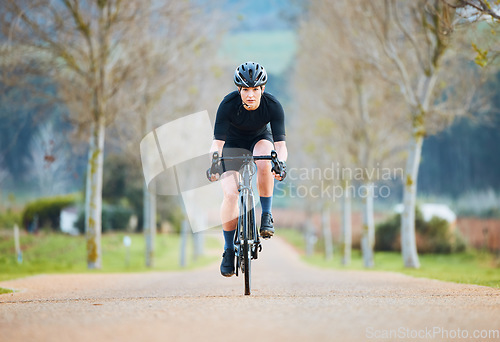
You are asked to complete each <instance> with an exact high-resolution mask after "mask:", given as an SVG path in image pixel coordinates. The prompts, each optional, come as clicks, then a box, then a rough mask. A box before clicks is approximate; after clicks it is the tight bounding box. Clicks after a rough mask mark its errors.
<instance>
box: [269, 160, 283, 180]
mask: <svg viewBox="0 0 500 342" xmlns="http://www.w3.org/2000/svg"><path fill="white" fill-rule="evenodd" d="M271 172H272V174H273V176H274V178H276V179H277V180H279V181H282V180H283V179H285V177H286V163H285V162H283V161H280V162H278V164H277V165H276V164H275V165H274V166H273V168H272V169H271Z"/></svg>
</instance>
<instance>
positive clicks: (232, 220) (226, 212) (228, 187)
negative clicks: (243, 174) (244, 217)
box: [220, 171, 238, 231]
mask: <svg viewBox="0 0 500 342" xmlns="http://www.w3.org/2000/svg"><path fill="white" fill-rule="evenodd" d="M221 185H222V192H223V194H224V198H223V200H222V205H221V212H220V216H221V220H222V229H223V230H225V231H232V230H235V229H236V224H237V223H238V172H236V171H227V172H224V174H223V175H222V177H221Z"/></svg>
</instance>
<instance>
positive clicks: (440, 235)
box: [375, 208, 466, 253]
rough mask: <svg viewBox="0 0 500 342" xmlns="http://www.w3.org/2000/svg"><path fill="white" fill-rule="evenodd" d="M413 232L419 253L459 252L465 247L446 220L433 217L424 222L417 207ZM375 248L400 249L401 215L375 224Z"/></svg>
mask: <svg viewBox="0 0 500 342" xmlns="http://www.w3.org/2000/svg"><path fill="white" fill-rule="evenodd" d="M415 233H416V240H417V250H418V252H419V253H452V252H461V251H464V250H465V247H466V246H465V243H464V240H463V238H462V237H461V236H460V235H459V234H458V231H452V230H451V229H450V225H449V223H448V222H447V221H446V220H444V219H441V218H439V217H433V218H432V219H431V220H430V221H429V222H426V221H425V220H424V218H423V216H422V213H421V211H420V210H419V209H418V208H417V210H416V213H415ZM375 249H376V250H378V251H400V250H401V215H399V214H397V215H394V216H392V217H390V218H389V219H388V220H387V221H385V222H382V223H380V224H378V225H377V227H376V232H375Z"/></svg>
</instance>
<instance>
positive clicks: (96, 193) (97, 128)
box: [85, 116, 105, 269]
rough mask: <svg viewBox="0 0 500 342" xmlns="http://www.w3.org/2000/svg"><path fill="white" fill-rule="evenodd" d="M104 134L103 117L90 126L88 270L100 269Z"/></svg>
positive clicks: (86, 204)
mask: <svg viewBox="0 0 500 342" xmlns="http://www.w3.org/2000/svg"><path fill="white" fill-rule="evenodd" d="M104 133H105V127H104V117H102V116H101V117H100V118H99V120H98V121H97V122H94V124H93V126H92V132H91V135H90V141H89V145H90V149H89V159H88V165H87V185H86V197H85V234H86V237H87V266H88V268H89V269H100V268H101V267H102V253H101V232H102V222H101V221H102V176H103V154H104Z"/></svg>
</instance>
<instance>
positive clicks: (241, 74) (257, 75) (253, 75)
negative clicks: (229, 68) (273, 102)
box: [234, 62, 267, 88]
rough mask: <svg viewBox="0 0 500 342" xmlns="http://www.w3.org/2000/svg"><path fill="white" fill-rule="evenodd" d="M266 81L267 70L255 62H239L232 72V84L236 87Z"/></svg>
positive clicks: (251, 85) (260, 84)
mask: <svg viewBox="0 0 500 342" xmlns="http://www.w3.org/2000/svg"><path fill="white" fill-rule="evenodd" d="M266 83H267V72H266V69H264V67H263V66H262V65H260V64H258V63H255V62H246V63H243V64H241V65H240V66H239V67H238V68H236V71H235V72H234V84H236V86H238V87H245V88H253V87H258V86H263V85H264V84H266Z"/></svg>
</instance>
